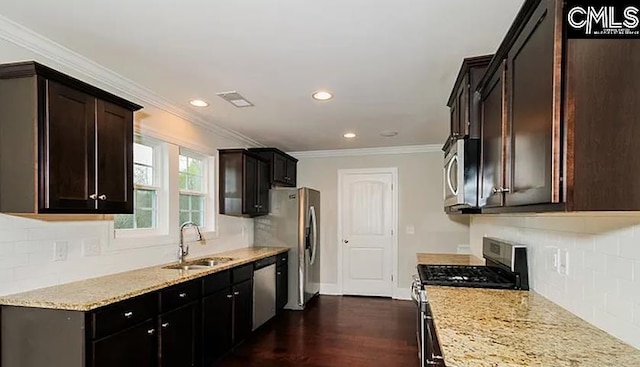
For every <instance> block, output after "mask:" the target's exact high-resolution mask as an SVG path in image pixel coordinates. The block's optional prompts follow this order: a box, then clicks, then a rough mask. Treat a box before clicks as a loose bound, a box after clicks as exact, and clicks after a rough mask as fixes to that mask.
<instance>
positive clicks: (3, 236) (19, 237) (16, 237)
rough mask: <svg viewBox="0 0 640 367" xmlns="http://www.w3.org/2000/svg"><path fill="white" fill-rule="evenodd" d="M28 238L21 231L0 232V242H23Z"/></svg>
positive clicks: (7, 230) (5, 230)
mask: <svg viewBox="0 0 640 367" xmlns="http://www.w3.org/2000/svg"><path fill="white" fill-rule="evenodd" d="M27 238H28V236H27V233H25V231H22V230H15V229H2V230H0V242H14V241H23V240H26V239H27Z"/></svg>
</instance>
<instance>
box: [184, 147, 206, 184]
mask: <svg viewBox="0 0 640 367" xmlns="http://www.w3.org/2000/svg"><path fill="white" fill-rule="evenodd" d="M203 171H204V161H203V160H201V159H198V158H193V157H189V156H185V155H180V189H181V190H187V191H197V192H204V187H203V184H202V183H203V179H202V175H203Z"/></svg>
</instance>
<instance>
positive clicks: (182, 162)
mask: <svg viewBox="0 0 640 367" xmlns="http://www.w3.org/2000/svg"><path fill="white" fill-rule="evenodd" d="M187 161H188V159H187V157H185V156H183V155H181V156H180V172H187V167H188V166H189V163H188V162H187Z"/></svg>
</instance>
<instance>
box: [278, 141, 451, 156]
mask: <svg viewBox="0 0 640 367" xmlns="http://www.w3.org/2000/svg"><path fill="white" fill-rule="evenodd" d="M436 152H437V153H442V147H441V145H439V144H427V145H405V146H398V147H382V148H357V149H335V150H310V151H302V152H288V154H290V155H292V156H294V157H296V158H298V159H300V158H331V157H360V156H368V155H388V154H414V153H436Z"/></svg>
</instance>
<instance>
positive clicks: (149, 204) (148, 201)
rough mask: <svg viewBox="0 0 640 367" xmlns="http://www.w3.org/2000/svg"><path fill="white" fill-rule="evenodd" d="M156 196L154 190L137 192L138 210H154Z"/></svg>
mask: <svg viewBox="0 0 640 367" xmlns="http://www.w3.org/2000/svg"><path fill="white" fill-rule="evenodd" d="M155 194H156V192H155V191H153V190H136V208H138V209H153V207H154V205H153V203H154V202H155V200H154V199H155Z"/></svg>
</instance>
